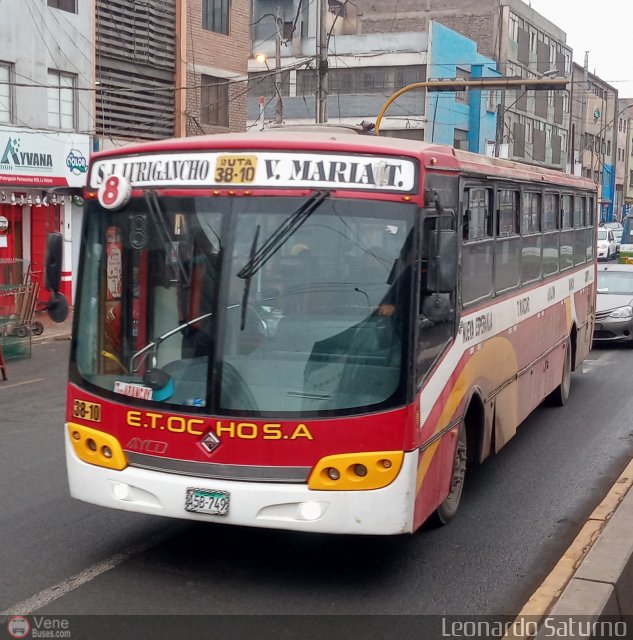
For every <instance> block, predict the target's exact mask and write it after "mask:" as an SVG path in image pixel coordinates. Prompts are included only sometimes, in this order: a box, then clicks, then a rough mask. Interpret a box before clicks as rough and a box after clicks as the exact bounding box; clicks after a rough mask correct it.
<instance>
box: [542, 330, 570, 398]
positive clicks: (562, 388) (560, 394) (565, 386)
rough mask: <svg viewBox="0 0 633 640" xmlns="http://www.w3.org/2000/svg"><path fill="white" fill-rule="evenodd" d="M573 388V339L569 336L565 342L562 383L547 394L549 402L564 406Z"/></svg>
mask: <svg viewBox="0 0 633 640" xmlns="http://www.w3.org/2000/svg"><path fill="white" fill-rule="evenodd" d="M570 389H571V340H570V339H569V338H567V342H566V343H565V362H564V363H563V376H562V379H561V382H560V384H559V385H558V386H557V387H556V389H554V391H552V393H550V394H549V396H547V402H548V404H550V405H553V406H555V407H562V406H564V405H565V404H567V400H569V391H570Z"/></svg>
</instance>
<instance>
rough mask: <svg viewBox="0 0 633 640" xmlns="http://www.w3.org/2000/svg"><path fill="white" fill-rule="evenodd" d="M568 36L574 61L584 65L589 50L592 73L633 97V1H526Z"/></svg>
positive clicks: (624, 96) (620, 96) (621, 92)
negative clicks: (632, 41) (631, 48)
mask: <svg viewBox="0 0 633 640" xmlns="http://www.w3.org/2000/svg"><path fill="white" fill-rule="evenodd" d="M523 1H524V2H525V3H526V4H529V5H531V6H532V8H533V9H535V10H536V11H538V12H539V13H540V14H541V15H542V16H544V17H545V18H547V19H548V20H549V21H550V22H553V23H554V24H555V25H556V26H557V27H559V28H560V29H562V30H563V31H564V32H565V33H566V34H567V44H568V45H569V46H570V47H571V48H572V49H573V50H574V62H576V63H578V64H579V65H581V66H583V65H584V61H585V51H589V71H590V73H595V74H596V75H597V76H598V77H599V78H601V79H602V80H604V81H605V82H608V83H609V84H610V85H612V86H614V87H615V88H616V89H617V90H618V97H619V98H633V64H631V62H632V60H631V58H632V56H631V53H630V42H631V31H632V29H633V2H632V1H631V0H523Z"/></svg>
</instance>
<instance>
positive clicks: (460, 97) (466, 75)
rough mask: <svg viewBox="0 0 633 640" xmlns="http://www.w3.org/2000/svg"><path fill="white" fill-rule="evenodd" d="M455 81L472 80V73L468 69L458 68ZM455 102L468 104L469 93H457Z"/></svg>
mask: <svg viewBox="0 0 633 640" xmlns="http://www.w3.org/2000/svg"><path fill="white" fill-rule="evenodd" d="M455 79H456V80H470V71H467V70H466V69H460V68H459V67H457V69H456V70H455ZM455 101H456V102H462V103H464V104H468V91H456V92H455Z"/></svg>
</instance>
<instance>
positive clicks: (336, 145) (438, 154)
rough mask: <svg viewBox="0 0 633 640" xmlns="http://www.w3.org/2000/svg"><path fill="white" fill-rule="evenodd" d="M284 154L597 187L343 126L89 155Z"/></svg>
mask: <svg viewBox="0 0 633 640" xmlns="http://www.w3.org/2000/svg"><path fill="white" fill-rule="evenodd" d="M225 149H226V150H228V149H232V150H244V151H245V150H254V149H258V150H262V151H263V150H277V151H279V150H283V151H297V152H300V151H301V152H306V151H313V152H314V151H316V152H318V151H323V152H344V151H345V152H348V153H349V152H350V151H351V152H353V153H359V154H363V153H367V154H386V155H394V156H409V157H412V158H416V159H417V160H419V161H420V162H421V163H422V165H423V166H425V167H426V169H427V170H430V171H444V172H445V171H449V172H455V173H458V172H464V173H467V174H471V175H477V176H486V177H494V178H501V179H502V178H504V177H505V178H512V179H514V180H517V179H518V180H524V181H531V182H533V181H540V182H543V183H551V184H558V185H561V184H562V185H568V186H575V187H582V188H586V189H596V188H597V187H596V185H595V183H594V182H592V181H591V180H588V179H586V178H580V177H578V176H574V175H571V174H566V173H563V172H561V171H556V170H554V169H548V168H545V167H541V166H538V165H531V164H527V163H522V162H515V161H512V160H505V159H501V158H492V157H490V156H485V155H482V154H478V153H471V152H468V151H462V150H460V149H455V148H453V147H450V146H448V145H441V144H437V143H431V142H423V141H419V140H409V139H401V138H388V137H385V136H377V135H359V132H355V131H353V130H352V129H350V128H347V127H345V128H344V127H337V126H335V125H332V126H330V125H319V126H317V125H315V126H314V127H307V128H306V130H298V129H297V128H292V127H289V128H288V129H287V130H285V129H284V128H283V127H279V128H273V129H267V130H264V131H261V132H260V131H258V132H251V133H227V134H211V135H204V136H192V137H186V138H170V139H166V140H158V141H154V142H143V143H133V144H130V145H128V146H125V147H118V148H116V149H110V150H106V151H99V152H96V153H93V154H92V155H91V160H93V161H95V160H102V159H105V158H109V157H118V156H134V155H138V154H153V153H170V152H177V151H178V152H183V151H184V152H186V151H212V150H225Z"/></svg>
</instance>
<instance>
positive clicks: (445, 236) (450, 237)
mask: <svg viewBox="0 0 633 640" xmlns="http://www.w3.org/2000/svg"><path fill="white" fill-rule="evenodd" d="M428 256H429V260H428V279H427V288H428V289H429V291H431V292H432V293H450V292H451V291H454V290H455V288H456V283H457V232H456V231H453V230H452V229H439V230H434V231H431V232H430V233H429V246H428Z"/></svg>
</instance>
